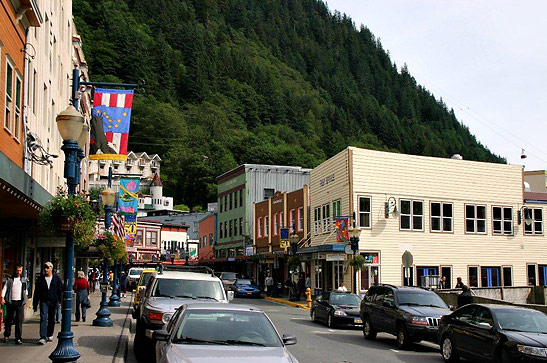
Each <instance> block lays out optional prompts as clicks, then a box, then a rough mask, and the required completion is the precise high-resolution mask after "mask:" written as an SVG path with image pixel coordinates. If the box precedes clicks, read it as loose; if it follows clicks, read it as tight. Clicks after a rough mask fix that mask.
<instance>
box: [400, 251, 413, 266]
mask: <svg viewBox="0 0 547 363" xmlns="http://www.w3.org/2000/svg"><path fill="white" fill-rule="evenodd" d="M402 259H403V266H404V267H412V263H414V257H413V256H412V253H410V252H409V251H408V250H407V251H405V253H403V258H402Z"/></svg>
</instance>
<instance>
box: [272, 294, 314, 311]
mask: <svg viewBox="0 0 547 363" xmlns="http://www.w3.org/2000/svg"><path fill="white" fill-rule="evenodd" d="M264 300H268V301H273V302H276V303H279V304H284V305H289V306H294V307H295V308H300V309H305V310H310V308H308V306H307V305H304V304H299V303H296V302H293V301H288V300H284V299H276V298H275V297H265V298H264Z"/></svg>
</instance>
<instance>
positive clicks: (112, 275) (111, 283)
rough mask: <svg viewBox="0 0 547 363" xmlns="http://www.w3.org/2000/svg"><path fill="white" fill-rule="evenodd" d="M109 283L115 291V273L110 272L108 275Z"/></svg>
mask: <svg viewBox="0 0 547 363" xmlns="http://www.w3.org/2000/svg"><path fill="white" fill-rule="evenodd" d="M108 281H109V282H110V286H111V287H112V289H114V272H112V271H110V272H109V273H108Z"/></svg>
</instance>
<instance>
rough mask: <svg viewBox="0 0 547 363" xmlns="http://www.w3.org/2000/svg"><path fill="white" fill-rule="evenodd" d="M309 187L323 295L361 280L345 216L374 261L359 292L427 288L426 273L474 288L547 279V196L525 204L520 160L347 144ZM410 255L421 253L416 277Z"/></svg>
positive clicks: (312, 250)
mask: <svg viewBox="0 0 547 363" xmlns="http://www.w3.org/2000/svg"><path fill="white" fill-rule="evenodd" d="M310 191H311V197H310V199H311V211H310V213H311V227H312V228H311V239H310V240H311V243H310V245H309V246H307V247H305V248H302V249H301V253H306V252H309V259H310V260H311V266H310V271H311V274H312V281H313V284H314V287H315V289H316V292H317V289H321V290H325V289H332V288H336V287H337V286H338V285H339V284H340V282H341V281H342V279H343V280H344V282H345V285H346V286H347V287H348V288H349V287H351V286H353V283H354V280H353V278H352V275H353V274H352V269H351V268H348V261H349V260H350V259H351V256H348V255H347V254H346V252H350V253H351V251H347V250H346V252H344V247H345V246H343V243H340V242H337V238H336V237H337V232H336V229H335V228H334V221H335V219H336V217H337V216H347V217H350V221H353V220H354V221H355V225H356V228H358V229H359V231H360V241H359V253H360V254H361V255H363V256H364V257H365V260H366V261H367V263H366V265H365V266H366V267H365V268H364V269H363V270H362V271H361V272H360V273H358V274H357V284H358V286H359V289H360V291H364V290H367V289H368V287H369V286H370V285H371V284H373V283H389V284H394V285H403V284H412V285H421V284H423V283H424V281H426V280H424V278H422V276H424V275H434V276H445V277H447V280H448V281H447V285H446V287H454V286H455V284H456V278H457V277H462V280H463V282H464V283H465V284H467V285H470V286H525V285H527V284H528V283H529V282H530V283H533V284H545V283H546V281H545V280H546V279H547V248H546V247H547V244H546V242H547V240H546V238H545V235H544V233H543V229H544V226H543V215H544V209H545V205H546V202H544V201H543V202H542V201H539V203H538V202H535V203H533V202H529V203H528V202H527V203H524V200H525V199H524V189H523V168H522V166H520V165H504V164H494V163H485V162H475V161H467V160H461V159H445V158H434V157H424V156H415V155H405V154H397V153H389V152H380V151H373V150H367V149H359V148H354V147H348V148H347V149H345V150H343V151H342V152H340V153H338V154H337V155H335V156H333V157H332V158H331V159H329V160H327V161H325V162H324V163H322V164H321V165H319V166H318V167H316V168H315V169H313V170H312V172H311V183H310ZM386 202H387V203H389V204H388V205H389V217H388V218H386ZM524 205H525V207H524ZM395 208H396V212H398V213H395V214H394V213H393V212H394V210H395ZM521 213H522V214H521ZM519 214H521V215H522V218H519ZM519 222H520V223H519ZM350 228H351V222H350ZM405 251H409V252H410V253H411V254H412V256H413V264H412V269H411V270H410V272H409V275H408V276H407V277H408V280H405V278H404V269H403V264H402V255H403V253H404V252H405ZM528 265H530V266H528ZM407 274H408V273H407ZM430 281H434V280H430Z"/></svg>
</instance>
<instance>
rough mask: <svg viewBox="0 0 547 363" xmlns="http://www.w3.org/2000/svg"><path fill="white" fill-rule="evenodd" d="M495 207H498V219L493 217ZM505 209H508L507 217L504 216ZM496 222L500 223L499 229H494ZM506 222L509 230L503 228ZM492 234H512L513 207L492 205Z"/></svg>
mask: <svg viewBox="0 0 547 363" xmlns="http://www.w3.org/2000/svg"><path fill="white" fill-rule="evenodd" d="M496 209H500V213H501V214H500V215H501V218H499V219H498V218H496V217H495V215H496V213H495V212H494V211H495V210H496ZM506 210H510V216H509V218H506V215H505V212H506ZM496 223H499V224H500V228H499V229H496ZM506 223H510V227H509V230H506V229H505V224H506ZM492 234H494V235H505V236H512V235H513V207H507V206H501V205H495V206H492Z"/></svg>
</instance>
